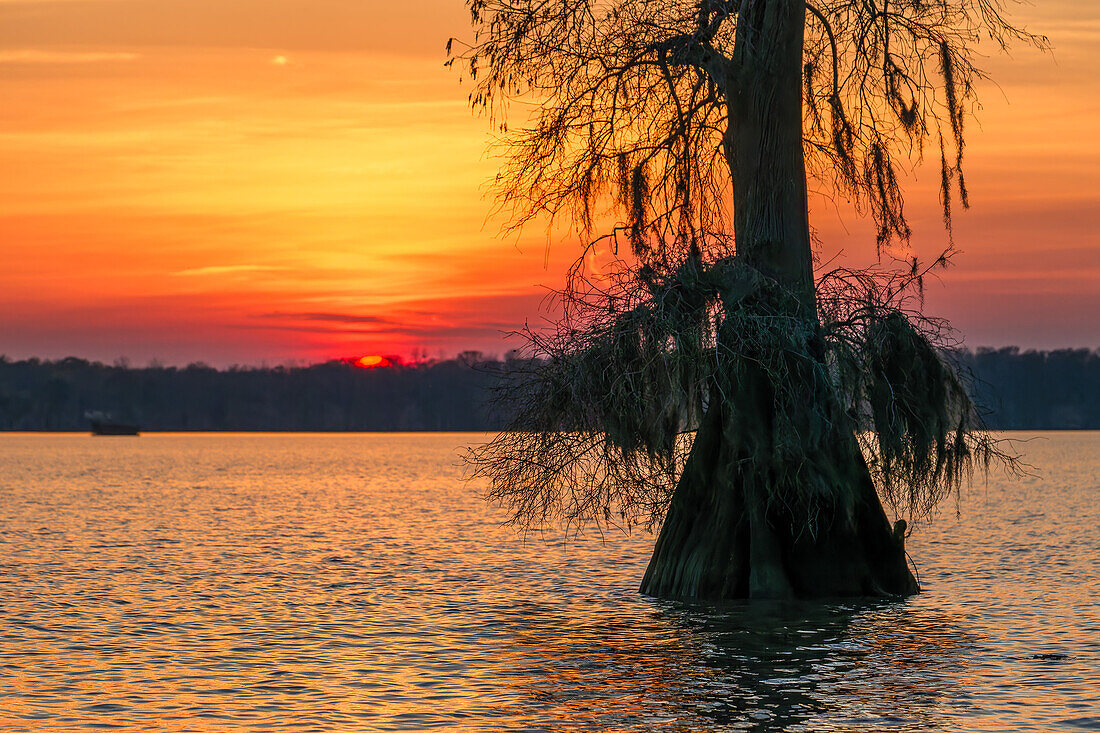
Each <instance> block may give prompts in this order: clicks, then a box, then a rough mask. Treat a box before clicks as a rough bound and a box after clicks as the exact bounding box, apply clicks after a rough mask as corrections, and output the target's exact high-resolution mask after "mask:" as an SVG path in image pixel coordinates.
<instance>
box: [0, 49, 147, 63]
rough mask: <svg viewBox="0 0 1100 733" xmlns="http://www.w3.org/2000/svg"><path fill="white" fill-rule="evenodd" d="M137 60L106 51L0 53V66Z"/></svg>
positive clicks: (134, 54)
mask: <svg viewBox="0 0 1100 733" xmlns="http://www.w3.org/2000/svg"><path fill="white" fill-rule="evenodd" d="M139 58H141V54H136V53H121V52H108V51H83V52H78V51H44V50H41V49H37V48H24V49H14V50H9V51H0V64H97V63H104V62H110V61H134V60H136V59H139Z"/></svg>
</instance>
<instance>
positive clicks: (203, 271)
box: [172, 265, 290, 277]
mask: <svg viewBox="0 0 1100 733" xmlns="http://www.w3.org/2000/svg"><path fill="white" fill-rule="evenodd" d="M289 269H290V268H289V267H276V266H274V265H211V266H209V267H195V268H192V269H189V270H179V271H178V272H173V273H172V274H173V275H178V276H180V277H193V276H196V275H198V276H204V275H236V274H238V273H245V272H276V271H279V270H289Z"/></svg>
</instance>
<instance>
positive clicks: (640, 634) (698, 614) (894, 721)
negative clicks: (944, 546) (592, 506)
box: [498, 601, 975, 731]
mask: <svg viewBox="0 0 1100 733" xmlns="http://www.w3.org/2000/svg"><path fill="white" fill-rule="evenodd" d="M645 603H646V605H644V606H641V607H637V606H635V607H634V608H623V609H622V610H621V612H619V613H613V614H610V615H608V614H607V612H606V607H605V608H603V609H597V608H595V607H593V608H592V609H584V608H573V609H568V610H566V609H539V613H535V614H532V613H529V611H530V609H528V613H526V614H523V615H522V617H520V616H519V615H517V616H516V617H515V619H514V626H512V627H510V628H508V629H507V633H508V636H509V637H510V638H512V639H515V640H516V642H517V643H516V645H515V646H514V647H511V648H509V649H508V650H507V651H505V652H504V653H505V656H506V659H505V660H503V661H504V662H505V664H506V666H507V667H508V668H509V676H511V677H513V678H514V679H515V683H514V685H513V686H512V688H513V689H512V692H513V693H514V695H515V697H514V698H513V700H514V702H509V703H508V704H506V705H504V706H503V708H506V709H503V708H502V709H499V710H498V712H500V713H506V714H507V715H508V716H509V717H513V716H514V717H518V719H520V720H522V721H523V722H524V724H525V725H529V726H531V727H548V728H555V729H561V728H568V729H573V730H577V729H580V730H604V731H619V730H650V729H654V728H658V729H662V730H683V731H719V730H811V731H827V730H880V729H882V728H884V727H889V728H890V729H891V730H902V731H909V730H913V731H917V730H920V731H927V730H935V729H941V728H946V727H949V724H950V723H951V720H952V719H953V718H955V717H956V716H957V715H959V714H960V712H961V710H960V708H959V705H960V702H961V701H960V700H959V699H958V696H957V695H956V694H954V692H953V691H954V689H955V688H957V687H958V686H959V684H960V683H961V682H963V681H964V678H965V675H966V668H967V664H968V662H967V658H968V657H970V656H972V655H973V653H974V647H975V639H974V637H973V635H972V634H971V633H970V632H969V631H968V630H967V629H968V624H967V622H966V619H965V618H963V617H961V616H955V615H952V614H950V613H948V612H945V611H943V610H942V609H927V608H920V607H919V606H917V605H914V604H911V603H903V602H880V603H866V602H860V603H853V604H844V605H807V604H791V603H785V604H770V603H769V604H761V603H743V604H735V605H733V604H730V605H722V606H714V605H685V604H681V603H670V602H658V601H646V602H645ZM589 610H590V611H591V613H589ZM508 697H512V696H508Z"/></svg>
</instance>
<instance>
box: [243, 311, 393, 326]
mask: <svg viewBox="0 0 1100 733" xmlns="http://www.w3.org/2000/svg"><path fill="white" fill-rule="evenodd" d="M257 318H272V319H279V320H287V321H321V322H325V323H379V324H392V323H394V321H393V320H392V319H389V318H383V317H381V316H360V315H355V314H352V313H279V312H276V313H261V314H260V315H258V316H257Z"/></svg>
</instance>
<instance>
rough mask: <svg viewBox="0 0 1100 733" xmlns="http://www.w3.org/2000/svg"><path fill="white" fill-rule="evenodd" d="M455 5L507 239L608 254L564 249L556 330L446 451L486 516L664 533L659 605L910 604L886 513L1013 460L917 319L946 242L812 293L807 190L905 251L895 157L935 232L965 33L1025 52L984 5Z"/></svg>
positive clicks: (955, 189)
mask: <svg viewBox="0 0 1100 733" xmlns="http://www.w3.org/2000/svg"><path fill="white" fill-rule="evenodd" d="M468 4H469V6H470V10H471V15H472V20H473V24H474V27H475V38H474V41H473V43H472V44H471V45H469V46H464V47H462V48H461V49H460V50H458V51H457V52H456V56H454V57H453V58H452V60H451V62H452V63H454V62H458V63H459V64H460V67H461V68H464V69H465V72H466V73H467V74H468V76H469V77H470V78H471V79H472V80H473V81H474V88H473V91H472V92H471V94H470V101H471V104H472V105H473V106H474V107H475V108H480V109H483V110H485V111H487V113H488V114H489V116H490V119H491V120H492V121H493V122H494V123H495V124H497V125H499V129H500V130H501V132H502V134H503V135H504V138H503V145H504V151H505V162H504V164H503V166H502V168H501V172H500V174H499V175H498V176H497V178H496V181H495V188H496V193H497V197H498V198H497V200H498V202H499V204H500V207H501V210H502V211H503V213H504V215H505V216H506V218H507V220H508V222H509V224H510V226H512V227H522V226H524V225H526V224H529V223H531V222H533V221H535V220H537V219H539V218H547V219H549V220H550V221H561V220H565V221H568V222H569V223H571V224H572V225H574V226H575V227H576V228H577V229H578V230H579V231H580V232H581V233H582V234H583V235H584V237H585V239H587V241H588V242H589V244H588V247H587V248H585V254H587V253H588V252H590V251H591V250H592V248H593V247H594V246H596V245H598V244H601V243H602V244H606V245H607V246H608V247H609V248H610V249H611V250H612V251H613V252H615V253H616V254H619V253H620V252H621V256H619V257H618V259H617V260H616V261H615V262H614V263H613V264H612V266H611V267H610V271H609V272H601V273H593V272H591V271H588V270H586V269H585V268H584V262H585V261H586V260H585V257H584V256H583V255H582V258H581V259H580V260H578V265H577V266H576V267H574V269H573V271H572V272H571V274H570V278H569V281H568V282H567V284H566V287H565V288H564V290H563V291H562V292H561V294H560V295H561V298H562V302H563V311H564V317H563V318H562V320H561V322H560V323H559V324H558V329H557V331H556V332H552V333H536V332H528V333H527V336H528V338H529V341H530V345H531V348H532V355H533V356H535V357H538V358H539V359H538V361H537V362H532V363H533V364H537V366H535V367H534V368H533V369H531V370H530V372H529V373H527V374H525V375H523V378H522V379H517V380H514V381H513V382H512V386H511V388H510V389H507V390H506V391H505V392H504V395H503V399H504V400H506V401H508V402H509V403H511V404H514V405H516V417H515V419H514V420H513V422H512V423H511V424H510V426H509V428H510V429H509V430H508V431H506V432H504V433H501V435H500V436H498V438H497V439H496V440H494V441H493V442H492V443H490V444H488V445H487V446H485V447H483V448H481V449H479V450H477V451H474V452H473V453H472V455H471V457H470V460H471V462H472V464H473V466H474V469H475V473H478V474H481V475H483V476H486V477H488V478H489V479H490V481H491V483H492V489H491V491H490V497H491V498H492V499H494V500H497V501H499V502H501V503H503V504H505V505H507V506H509V507H510V508H511V509H512V510H513V512H514V514H515V517H516V518H517V520H519V521H523V522H541V521H547V520H549V519H551V518H556V517H564V518H565V519H566V520H568V521H573V522H583V521H595V522H611V521H621V522H623V523H627V524H631V523H635V522H637V521H649V522H657V521H663V524H662V530H661V534H660V537H659V538H658V541H657V546H656V549H655V551H654V556H653V560H652V561H651V563H650V566H649V569H648V571H647V573H646V577H645V579H644V580H643V584H642V590H643V591H644V592H647V593H651V594H654V595H662V596H688V597H745V596H747V597H791V596H823V595H859V594H875V595H882V594H905V593H911V592H915V591H916V590H917V586H916V581H915V579H914V578H913V576H912V575H911V573H910V572H909V570H908V568H907V565H906V557H905V552H904V534H905V530H906V526H907V525H906V522H905V521H899V522H898V523H897V524H896V525H895V526H894V527H893V528H892V529H891V527H890V526H889V523H888V521H887V519H886V515H885V513H884V511H883V509H882V505H881V503H880V498H881V500H885V501H886V502H887V503H888V504H889V505H891V506H892V507H893V508H894V509H895V511H896V512H897V513H898V514H899V515H901V516H905V517H908V518H913V517H918V518H920V517H926V516H928V515H929V513H930V512H931V510H932V508H933V507H934V506H935V504H936V503H937V502H939V501H940V500H942V499H943V498H944V497H945V496H947V495H950V494H951V493H953V492H955V491H957V490H958V487H959V485H960V483H961V482H962V481H963V480H964V479H966V478H967V477H968V476H969V475H970V473H971V471H972V470H973V469H974V468H975V466H987V465H988V463H989V462H990V461H992V460H996V459H1006V460H1007V459H1008V456H1006V455H1005V454H1003V453H1002V452H1001V451H1000V450H999V449H998V447H997V445H996V443H995V442H994V441H993V440H992V439H991V438H990V437H989V436H988V434H987V433H986V432H985V431H984V430H983V429H982V425H981V422H980V419H979V418H978V414H977V411H976V409H975V407H974V405H973V403H972V401H971V399H970V397H969V395H968V393H967V391H966V389H965V388H964V385H963V381H962V379H961V377H960V374H959V371H958V368H957V365H955V364H952V363H951V362H950V360H948V359H945V358H944V354H945V353H946V351H945V348H946V347H949V346H952V345H953V344H952V343H951V342H950V335H949V331H948V330H947V329H946V326H945V324H943V323H941V322H939V321H935V320H933V319H928V318H925V317H923V316H921V314H920V310H919V305H920V296H921V292H922V284H923V278H924V276H925V275H926V274H927V273H928V271H929V270H930V269H932V268H935V267H942V266H946V264H947V262H948V261H949V259H950V256H951V254H952V252H951V250H950V249H948V250H947V251H945V252H944V253H943V254H941V255H940V256H939V257H937V258H936V259H935V260H934V261H933V262H932V263H931V265H929V266H922V265H921V264H920V263H919V262H918V261H917V260H916V259H913V260H912V261H907V263H906V264H907V266H906V267H905V269H903V270H901V271H889V270H880V269H876V268H872V269H867V270H861V271H851V270H845V269H840V270H834V271H832V272H827V273H817V274H816V275H815V273H814V265H813V255H812V246H811V244H812V242H811V235H810V229H809V221H808V209H807V193H806V192H807V180H808V179H815V180H817V181H819V182H821V183H822V184H824V185H827V186H829V187H830V188H831V189H832V190H834V191H836V192H837V193H838V194H841V195H845V196H849V197H851V198H852V199H854V200H855V201H856V203H857V205H858V206H859V207H860V209H861V210H862V211H863V212H865V213H866V214H868V215H869V216H871V217H872V218H873V220H874V221H875V223H876V225H877V237H876V244H877V247H878V250H879V253H880V258H881V257H882V255H883V254H884V253H885V254H887V255H889V254H891V252H893V251H894V249H895V248H897V247H903V246H904V245H905V244H906V243H907V242H908V239H909V236H910V234H911V231H910V228H909V224H908V222H907V220H906V217H905V214H904V207H903V196H902V191H901V187H900V179H901V176H900V172H899V165H900V161H901V160H902V159H906V158H911V157H915V158H920V157H921V155H922V154H923V152H924V150H925V148H926V146H929V145H934V146H936V147H938V148H939V152H940V167H941V176H940V177H941V181H942V186H941V204H942V206H943V215H944V222H945V224H946V226H947V227H948V229H950V226H951V217H952V207H953V204H954V202H956V201H958V203H960V204H961V205H962V206H963V207H964V208H965V207H966V206H967V205H968V198H969V194H968V191H967V188H966V184H965V179H964V175H963V165H962V164H963V153H964V146H965V136H964V124H965V120H966V117H967V114H968V104H970V103H972V102H973V99H974V83H975V81H976V80H978V79H980V78H981V77H982V74H981V71H980V70H979V69H978V68H976V67H975V66H974V64H973V62H972V59H973V58H974V55H975V44H976V42H977V40H978V38H979V37H980V36H985V37H987V39H988V40H989V41H991V42H992V43H993V44H994V45H995V46H997V47H999V48H1004V47H1006V46H1007V45H1008V44H1009V43H1010V42H1012V41H1021V42H1025V43H1031V44H1034V45H1037V46H1040V47H1043V46H1045V43H1046V42H1045V40H1044V39H1042V38H1039V37H1036V36H1032V35H1029V34H1028V33H1026V32H1025V31H1023V30H1020V29H1018V28H1016V27H1014V26H1012V25H1011V24H1009V23H1008V22H1007V20H1006V19H1005V17H1004V16H1003V8H1002V4H1001V2H1000V1H999V0H938V1H936V2H925V1H924V0H876V1H875V2H867V1H866V0H814V2H812V3H807V2H805V0H736V1H734V0H692V1H688V0H658V1H657V2H653V1H645V2H643V1H642V0H608V1H606V2H595V1H593V0H554V1H550V0H518V1H516V0H470V2H469V3H468ZM449 50H452V51H453V50H454V46H453V44H452V45H450V47H449ZM517 100H525V101H529V102H531V103H533V106H534V111H533V113H532V114H531V115H530V116H529V119H528V120H527V121H526V122H525V123H524V124H523V125H522V126H520V127H518V128H515V129H510V128H509V126H508V121H509V110H510V105H512V104H513V103H514V102H516V101H517ZM620 246H621V247H620Z"/></svg>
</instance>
